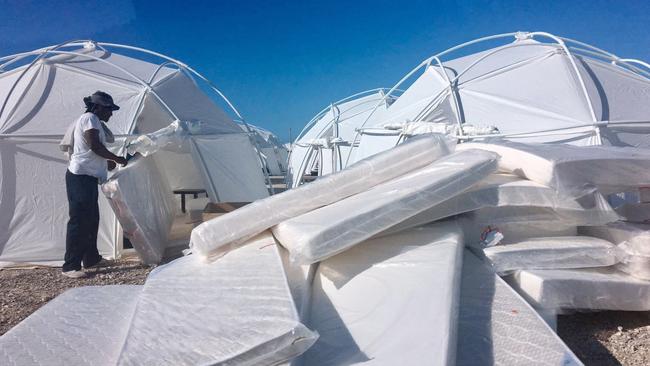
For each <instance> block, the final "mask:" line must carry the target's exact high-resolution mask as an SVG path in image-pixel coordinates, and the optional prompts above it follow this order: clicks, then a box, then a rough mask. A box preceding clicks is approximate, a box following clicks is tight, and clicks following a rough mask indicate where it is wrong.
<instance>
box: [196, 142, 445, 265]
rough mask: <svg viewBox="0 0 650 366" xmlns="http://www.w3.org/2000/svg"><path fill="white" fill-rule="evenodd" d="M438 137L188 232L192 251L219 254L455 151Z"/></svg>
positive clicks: (356, 166) (204, 254)
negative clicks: (303, 215)
mask: <svg viewBox="0 0 650 366" xmlns="http://www.w3.org/2000/svg"><path fill="white" fill-rule="evenodd" d="M454 145H455V141H454V140H452V139H449V138H447V137H444V136H441V135H431V136H426V137H423V138H420V139H413V140H412V141H411V142H409V143H407V144H403V145H401V146H399V147H397V148H395V149H392V150H390V151H386V152H384V153H382V154H379V155H376V156H374V157H373V158H371V159H366V160H363V161H360V162H358V163H356V164H354V165H353V166H350V167H348V168H347V169H345V170H342V171H340V172H338V173H336V174H331V175H329V176H327V177H324V178H321V179H318V180H316V181H314V182H311V183H309V184H306V185H303V186H300V187H298V188H296V189H291V190H288V191H285V192H282V193H280V194H277V195H273V196H270V197H268V198H265V199H262V200H257V201H255V202H253V203H251V204H250V205H247V206H245V207H242V208H240V209H238V210H235V211H233V212H230V213H228V214H227V215H223V216H220V217H217V218H214V219H212V220H210V221H207V222H204V223H203V224H201V225H199V226H197V227H196V228H195V229H194V230H192V237H191V242H190V247H191V248H192V251H193V252H194V253H196V254H198V255H200V256H201V257H204V258H210V257H212V258H215V257H219V256H220V255H223V254H224V253H225V252H227V251H228V250H230V249H231V248H232V247H236V246H237V245H239V244H241V243H243V242H244V241H245V240H247V239H249V238H250V237H252V236H254V235H256V234H258V233H260V232H262V231H264V230H266V229H268V228H270V227H272V226H274V225H277V224H278V223H280V222H282V221H284V220H287V219H290V218H292V217H295V216H298V215H301V214H303V213H305V212H309V211H311V210H314V209H316V208H318V207H321V206H324V205H327V204H330V203H332V202H336V201H338V200H341V199H343V198H345V197H348V196H351V195H353V194H356V193H359V192H362V191H365V190H367V189H369V188H371V187H373V186H375V185H377V184H379V183H381V182H384V181H386V180H389V179H392V178H395V177H399V176H400V175H402V174H405V173H407V172H409V171H412V170H414V169H417V168H419V167H421V166H424V165H427V164H429V163H430V162H432V161H434V160H436V159H438V158H439V157H441V156H444V155H447V154H449V152H450V151H453V146H454Z"/></svg>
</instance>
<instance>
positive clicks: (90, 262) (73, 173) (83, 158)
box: [62, 91, 127, 278]
mask: <svg viewBox="0 0 650 366" xmlns="http://www.w3.org/2000/svg"><path fill="white" fill-rule="evenodd" d="M83 101H84V103H85V105H86V112H85V113H84V114H82V115H81V117H79V118H78V119H77V120H76V121H75V123H74V126H73V127H72V128H73V131H72V155H71V157H70V163H69V164H68V170H67V171H66V173H65V184H66V192H67V195H68V206H69V215H70V218H69V220H68V225H67V232H66V243H65V256H64V260H65V262H64V264H63V270H62V273H63V275H64V276H66V277H70V278H82V277H85V276H86V273H85V272H83V271H82V270H81V264H82V263H83V266H84V268H90V267H93V266H97V265H98V264H99V263H100V262H101V261H102V260H103V259H102V257H101V255H99V251H98V250H97V231H98V229H99V203H98V201H97V200H98V198H99V193H98V184H100V183H103V182H104V181H106V178H107V174H108V173H107V170H108V169H110V170H112V169H114V168H115V167H116V163H118V164H120V165H122V166H126V164H127V160H126V159H125V158H123V157H121V156H117V155H115V154H113V153H112V152H110V151H109V150H108V149H107V148H106V146H105V143H106V135H107V133H109V134H110V131H109V130H108V128H107V127H106V126H105V125H104V124H103V123H102V122H101V121H104V122H108V120H109V119H110V118H111V116H112V115H113V111H117V110H119V109H120V107H118V106H117V105H115V103H113V98H112V97H111V96H110V95H109V94H107V93H104V92H102V91H97V92H95V93H94V94H93V95H91V96H89V97H85V98H84V99H83Z"/></svg>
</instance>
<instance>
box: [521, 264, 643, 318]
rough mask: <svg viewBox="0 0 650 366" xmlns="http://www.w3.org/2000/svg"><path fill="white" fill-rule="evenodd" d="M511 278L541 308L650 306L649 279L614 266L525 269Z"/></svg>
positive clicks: (633, 308) (625, 308)
mask: <svg viewBox="0 0 650 366" xmlns="http://www.w3.org/2000/svg"><path fill="white" fill-rule="evenodd" d="M508 282H509V283H510V284H511V285H512V286H513V287H514V288H515V289H516V290H517V291H519V293H520V294H521V295H522V296H523V297H524V298H525V299H526V300H528V302H530V303H531V305H533V306H535V307H537V308H540V309H548V310H561V309H578V310H581V309H589V310H623V311H648V310H650V281H643V280H640V279H637V278H634V277H632V276H629V275H628V274H626V273H624V272H621V271H619V270H617V269H616V268H614V267H605V268H585V269H548V270H544V269H539V270H537V269H535V270H522V271H517V272H515V273H514V274H513V275H512V276H510V277H508Z"/></svg>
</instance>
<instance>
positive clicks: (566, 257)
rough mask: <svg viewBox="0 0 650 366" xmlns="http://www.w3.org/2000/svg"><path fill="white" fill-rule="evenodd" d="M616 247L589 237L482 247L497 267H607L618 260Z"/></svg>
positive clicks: (553, 238)
mask: <svg viewBox="0 0 650 366" xmlns="http://www.w3.org/2000/svg"><path fill="white" fill-rule="evenodd" d="M615 248H616V247H615V246H614V245H613V244H612V243H610V242H608V241H606V240H602V239H598V238H592V237H588V236H561V237H551V238H531V239H528V240H524V241H521V242H518V243H513V244H506V245H496V246H493V247H489V248H485V249H483V253H484V254H485V256H486V257H487V258H488V259H489V260H490V262H491V263H492V266H493V267H494V270H495V271H497V272H507V271H512V270H515V269H560V268H589V267H607V266H611V265H613V264H614V263H616V250H615Z"/></svg>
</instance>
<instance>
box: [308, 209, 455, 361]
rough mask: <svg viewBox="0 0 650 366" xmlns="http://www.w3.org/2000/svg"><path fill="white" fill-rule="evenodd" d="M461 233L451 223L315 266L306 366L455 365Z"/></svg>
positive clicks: (411, 232) (386, 240) (369, 244)
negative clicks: (314, 336) (313, 336)
mask: <svg viewBox="0 0 650 366" xmlns="http://www.w3.org/2000/svg"><path fill="white" fill-rule="evenodd" d="M462 248H463V244H462V233H461V231H460V230H459V228H458V227H457V225H455V223H453V222H452V223H444V224H438V225H435V226H434V225H432V226H428V227H421V228H414V229H410V230H407V231H404V232H402V233H398V234H395V235H392V236H386V237H382V238H376V239H371V240H368V241H366V242H364V243H362V244H360V245H358V246H356V247H354V248H352V249H350V250H348V251H346V252H345V253H341V254H340V255H337V256H334V257H332V258H329V259H327V260H325V261H323V262H321V263H320V264H319V267H318V271H317V273H316V278H315V281H314V291H313V296H314V297H313V304H312V311H311V315H310V322H309V325H310V327H312V328H314V329H315V330H317V331H318V332H319V334H320V338H319V339H318V341H317V342H316V343H315V344H314V346H312V348H310V349H309V350H308V351H307V352H306V353H305V354H304V355H303V357H302V358H303V359H304V364H305V365H320V366H327V365H337V366H338V365H353V364H354V365H357V364H363V365H400V364H402V365H454V358H455V353H456V326H457V325H456V324H457V314H458V313H457V311H458V310H457V309H458V297H459V288H460V271H461V267H462Z"/></svg>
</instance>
